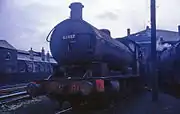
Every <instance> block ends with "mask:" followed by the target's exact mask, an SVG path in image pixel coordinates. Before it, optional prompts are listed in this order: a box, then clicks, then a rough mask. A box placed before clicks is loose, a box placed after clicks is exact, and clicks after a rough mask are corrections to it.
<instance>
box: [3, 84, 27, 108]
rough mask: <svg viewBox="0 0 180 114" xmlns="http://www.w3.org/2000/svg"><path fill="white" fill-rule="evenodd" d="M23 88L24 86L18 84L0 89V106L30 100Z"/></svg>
mask: <svg viewBox="0 0 180 114" xmlns="http://www.w3.org/2000/svg"><path fill="white" fill-rule="evenodd" d="M25 88H26V86H25V84H19V85H14V87H13V86H8V87H6V88H3V89H0V105H3V104H6V103H11V102H14V101H18V100H22V99H25V98H30V95H28V93H27V92H26V90H25Z"/></svg>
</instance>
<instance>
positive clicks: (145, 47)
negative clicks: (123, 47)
mask: <svg viewBox="0 0 180 114" xmlns="http://www.w3.org/2000/svg"><path fill="white" fill-rule="evenodd" d="M156 36H157V37H156V38H157V41H158V40H159V41H160V43H161V45H163V44H166V43H168V44H170V45H173V44H175V43H177V42H178V41H180V26H178V31H177V32H176V31H169V30H161V29H157V31H156ZM123 38H125V39H126V38H127V39H130V40H133V41H135V42H136V43H138V44H139V45H140V46H141V48H142V51H143V55H144V56H145V58H146V60H147V59H148V57H149V55H150V53H151V29H150V28H149V27H148V26H147V27H146V29H145V30H142V31H140V32H137V33H134V34H130V29H127V36H125V37H123ZM157 50H158V46H157Z"/></svg>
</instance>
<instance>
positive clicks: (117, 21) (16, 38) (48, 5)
mask: <svg viewBox="0 0 180 114" xmlns="http://www.w3.org/2000/svg"><path fill="white" fill-rule="evenodd" d="M74 1H80V2H82V3H83V5H84V6H85V7H84V9H83V18H84V20H86V21H88V22H89V23H91V24H92V25H93V26H95V27H97V28H108V29H109V30H111V34H112V36H113V37H123V36H125V35H126V29H127V28H131V32H132V33H134V32H138V31H140V30H143V29H145V27H146V25H149V22H148V21H149V8H150V7H149V6H150V5H149V1H150V0H0V39H6V40H7V41H8V42H10V43H11V44H13V46H15V47H16V48H18V49H23V50H27V49H30V47H33V49H35V50H36V51H40V49H41V47H42V46H43V47H45V49H46V50H49V44H48V43H47V42H46V40H45V39H46V36H47V34H48V33H49V31H50V30H51V29H52V28H53V26H55V25H56V24H57V23H59V22H61V21H62V20H64V19H66V18H68V17H69V14H70V9H69V8H68V6H69V5H70V3H71V2H74ZM179 6H180V0H157V7H158V8H157V28H159V29H166V30H173V31H177V25H178V24H180V10H179Z"/></svg>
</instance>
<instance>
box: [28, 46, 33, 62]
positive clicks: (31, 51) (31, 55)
mask: <svg viewBox="0 0 180 114" xmlns="http://www.w3.org/2000/svg"><path fill="white" fill-rule="evenodd" d="M29 56H30V59H31V60H33V59H34V54H33V50H32V48H31V49H30V50H29Z"/></svg>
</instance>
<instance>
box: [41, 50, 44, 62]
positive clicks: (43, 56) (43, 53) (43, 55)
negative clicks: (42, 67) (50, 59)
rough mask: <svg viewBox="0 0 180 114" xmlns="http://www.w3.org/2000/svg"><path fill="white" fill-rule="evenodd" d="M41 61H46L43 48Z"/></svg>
mask: <svg viewBox="0 0 180 114" xmlns="http://www.w3.org/2000/svg"><path fill="white" fill-rule="evenodd" d="M41 60H42V61H45V51H44V47H42V49H41Z"/></svg>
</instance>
